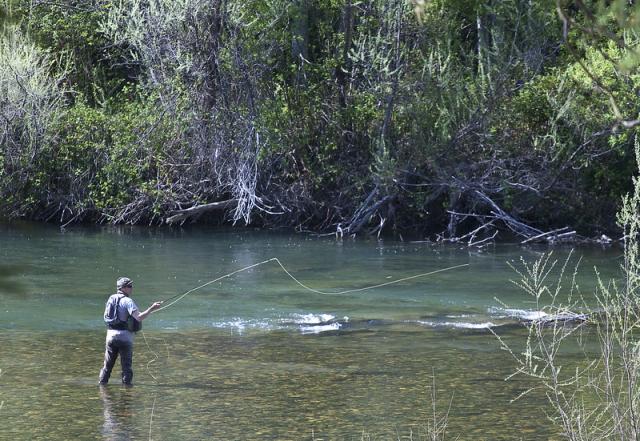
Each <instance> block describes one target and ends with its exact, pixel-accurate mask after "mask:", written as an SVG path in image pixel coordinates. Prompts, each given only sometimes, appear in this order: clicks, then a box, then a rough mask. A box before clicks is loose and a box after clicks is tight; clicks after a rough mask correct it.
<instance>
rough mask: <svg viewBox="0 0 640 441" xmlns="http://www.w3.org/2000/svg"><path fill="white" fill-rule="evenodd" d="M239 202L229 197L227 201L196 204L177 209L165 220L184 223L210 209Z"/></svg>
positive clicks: (222, 207)
mask: <svg viewBox="0 0 640 441" xmlns="http://www.w3.org/2000/svg"><path fill="white" fill-rule="evenodd" d="M237 203H238V200H237V199H229V200H226V201H219V202H211V203H210V204H203V205H195V206H193V207H190V208H186V209H184V210H175V211H172V212H171V216H170V217H168V218H167V219H166V220H165V222H166V223H167V224H175V223H178V222H182V223H184V221H185V220H187V219H189V218H191V217H199V216H201V215H202V214H204V213H206V212H208V211H214V210H222V209H225V208H227V207H229V206H232V205H235V204H237Z"/></svg>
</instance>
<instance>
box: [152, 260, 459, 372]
mask: <svg viewBox="0 0 640 441" xmlns="http://www.w3.org/2000/svg"><path fill="white" fill-rule="evenodd" d="M269 262H276V263H277V264H278V265H279V266H280V268H282V270H283V271H284V272H285V274H286V275H287V276H288V277H289V278H290V279H291V280H293V281H294V282H295V283H296V284H298V285H299V286H301V287H302V288H304V289H306V290H307V291H310V292H313V293H316V294H322V295H332V296H337V295H343V294H350V293H354V292H361V291H366V290H369V289H376V288H382V287H383V286H389V285H393V284H396V283H400V282H406V281H407V280H412V279H417V278H419V277H426V276H430V275H433V274H437V273H442V272H445V271H450V270H454V269H457V268H463V267H465V266H469V264H468V263H463V264H461V265H454V266H450V267H448V268H441V269H437V270H434V271H429V272H426V273H421V274H416V275H413V276H409V277H403V278H400V279H397V280H391V281H389V282H384V283H379V284H376V285H370V286H365V287H363V288H354V289H346V290H343V291H338V292H330V291H321V290H319V289H314V288H311V287H310V286H307V285H305V284H304V283H302V282H301V281H300V280H298V279H297V278H296V277H295V276H294V275H293V274H291V272H290V271H289V270H288V269H287V268H286V267H285V266H284V265H283V264H282V262H280V259H278V258H277V257H272V258H270V259H267V260H264V261H262V262H258V263H254V264H253V265H249V266H246V267H244V268H240V269H237V270H235V271H232V272H230V273H228V274H225V275H223V276H220V277H217V278H215V279H213V280H210V281H208V282H206V283H203V284H202V285H199V286H196V287H195V288H192V289H190V290H188V291H186V292H184V293H182V294H176V295H174V296H172V297H169V298H167V299H165V300H163V302H162V303H166V302H170V303H168V304H166V305H164V306H162V307H161V308H158V309H157V310H156V312H159V311H162V310H163V309H166V308H168V307H170V306H173V305H175V304H176V303H178V302H179V301H181V300H182V299H184V298H185V297H186V296H188V295H189V294H191V293H193V292H195V291H197V290H199V289H202V288H205V287H206V286H209V285H211V284H213V283H216V282H219V281H220V280H223V279H226V278H229V277H231V276H233V275H235V274H238V273H241V272H243V271H247V270H250V269H252V268H256V267H258V266H261V265H264V264H267V263H269ZM142 337H143V338H144V342H145V344H146V345H147V349H148V350H149V351H150V352H151V353H152V354H153V356H154V358H153V359H152V360H150V361H149V362H148V363H147V373H148V374H149V375H151V377H152V378H153V379H154V380H155V381H156V382H157V381H158V379H157V378H156V377H155V376H154V375H153V374H152V373H151V370H150V369H149V366H150V365H151V364H152V363H155V362H156V361H157V360H158V359H159V356H158V354H157V353H156V352H155V351H154V350H153V349H151V346H150V345H149V342H148V341H147V337H146V335H145V333H144V331H142ZM165 343H166V342H165ZM167 356H168V348H167Z"/></svg>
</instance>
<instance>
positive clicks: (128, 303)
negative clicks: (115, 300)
mask: <svg viewBox="0 0 640 441" xmlns="http://www.w3.org/2000/svg"><path fill="white" fill-rule="evenodd" d="M137 310H138V306H137V305H136V303H135V302H134V301H133V299H131V298H130V297H126V296H125V297H123V298H122V299H120V303H119V304H118V318H119V319H120V320H121V321H123V322H126V321H127V319H128V318H129V316H130V315H132V314H133V311H137ZM133 335H134V334H133V332H131V331H128V330H126V329H107V342H109V341H111V340H114V339H117V340H122V341H129V342H131V343H133Z"/></svg>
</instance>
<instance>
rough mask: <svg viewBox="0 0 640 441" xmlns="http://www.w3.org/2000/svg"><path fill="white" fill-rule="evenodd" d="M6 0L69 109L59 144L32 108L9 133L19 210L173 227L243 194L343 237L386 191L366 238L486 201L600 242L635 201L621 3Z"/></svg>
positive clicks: (13, 196) (439, 223)
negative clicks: (599, 234) (189, 214)
mask: <svg viewBox="0 0 640 441" xmlns="http://www.w3.org/2000/svg"><path fill="white" fill-rule="evenodd" d="M10 1H11V3H9V0H7V1H6V2H5V3H3V5H9V4H11V5H12V6H11V8H9V7H8V6H4V7H3V8H2V9H1V10H2V11H3V12H2V14H3V15H2V16H0V19H2V17H5V18H6V17H8V16H9V14H7V12H6V11H9V10H11V17H12V18H11V19H12V20H18V21H19V22H20V26H21V29H22V35H23V36H24V37H25V38H27V39H29V41H30V42H31V44H32V45H33V44H34V43H35V44H36V45H37V46H38V47H39V48H40V49H39V50H40V51H41V53H43V54H49V55H48V57H49V58H47V60H48V63H49V64H48V67H49V68H50V69H49V70H48V71H47V72H48V73H47V75H49V77H50V78H51V79H52V81H51V82H50V85H51V84H53V85H54V86H55V87H54V89H52V90H54V91H53V92H52V95H55V97H56V98H57V101H56V103H58V104H60V105H59V106H55V109H54V110H53V111H52V112H50V116H51V124H49V123H47V130H46V131H45V132H46V136H45V132H42V133H41V134H40V135H38V136H39V137H36V138H34V137H33V136H31V135H33V133H34V132H33V130H31V129H30V127H33V116H32V114H30V113H29V112H23V113H22V114H20V116H19V117H17V118H14V119H12V121H15V122H16V124H15V126H12V132H11V136H10V137H9V138H7V137H5V138H2V142H3V146H2V150H0V164H2V172H1V173H3V174H2V175H0V181H2V185H3V186H2V187H1V189H2V191H3V196H5V197H6V200H8V201H9V203H8V204H7V206H10V207H12V208H11V210H8V212H9V213H10V214H12V215H26V216H31V217H37V218H45V219H46V218H51V219H60V217H57V216H59V215H60V216H61V217H62V218H65V219H70V218H72V217H73V216H76V215H77V216H78V219H80V218H86V219H94V220H100V221H111V222H151V221H153V222H161V221H162V218H163V217H165V216H166V215H167V213H169V212H171V211H173V210H175V209H177V208H179V207H187V206H190V205H193V204H197V203H202V202H211V201H215V200H220V199H231V198H233V199H238V200H241V201H243V202H242V203H243V204H245V203H246V204H245V205H243V207H245V208H243V210H244V212H243V213H241V214H239V212H236V213H235V214H233V216H232V217H233V218H234V219H235V220H237V219H239V218H240V217H244V218H245V219H248V212H247V210H248V211H249V212H250V211H251V210H253V209H256V207H262V213H270V212H283V213H288V214H287V215H283V216H273V215H270V214H265V215H264V216H263V217H262V219H261V220H262V221H263V222H265V223H276V224H277V223H284V224H287V225H298V224H299V223H300V222H302V220H303V219H304V221H305V222H308V225H313V226H316V227H319V228H333V227H335V226H336V225H337V223H338V222H344V221H346V220H348V219H350V218H352V217H353V215H354V213H358V212H361V213H365V212H367V211H366V210H365V209H364V208H366V207H362V204H363V203H364V202H365V201H366V200H367V199H366V198H368V197H369V195H371V194H375V196H376V198H377V199H372V200H371V201H370V203H371V204H372V205H373V206H375V204H377V203H378V202H381V201H382V202H384V201H393V203H390V202H386V203H382V202H381V204H382V205H379V206H378V208H376V210H377V211H376V212H375V213H367V214H366V216H365V217H366V219H364V220H363V222H360V223H359V224H361V225H363V226H366V225H368V222H369V219H378V218H386V217H389V218H391V217H393V216H396V217H395V219H393V221H392V222H389V223H388V224H387V225H393V227H394V228H398V229H400V230H402V229H405V228H406V229H410V230H414V231H420V232H425V233H426V232H434V231H435V232H440V231H442V228H443V225H447V224H449V225H451V224H452V222H451V220H452V219H451V217H450V216H451V215H450V214H448V213H447V211H450V212H451V211H460V212H468V211H474V212H477V214H478V215H480V216H484V215H490V212H491V210H492V208H491V207H488V206H487V204H486V200H485V202H483V201H482V200H480V199H478V197H477V195H478V194H485V195H487V196H488V197H490V198H492V200H493V201H495V202H496V203H497V204H498V205H499V206H501V207H503V208H505V209H507V210H508V211H509V213H510V214H511V215H513V216H514V217H515V218H518V219H523V220H526V221H528V222H532V223H535V224H536V225H537V226H538V227H540V228H546V227H553V226H557V225H562V226H564V224H571V225H577V226H579V227H580V228H581V229H583V231H584V232H585V233H591V232H593V231H596V230H598V231H599V230H607V231H608V230H611V229H612V228H614V226H613V225H614V219H613V215H612V213H613V212H614V211H615V208H616V205H617V201H618V198H617V197H618V195H620V194H623V193H624V192H626V191H628V189H629V188H630V182H631V181H630V174H631V173H632V170H634V166H633V161H632V155H631V152H632V150H633V148H632V145H631V144H632V143H631V141H630V137H629V136H628V134H627V133H626V132H624V131H615V130H613V129H614V128H621V127H624V125H623V126H620V124H621V121H623V120H624V119H626V120H631V119H633V118H636V116H637V115H636V114H637V108H638V90H640V78H639V77H638V69H637V65H638V63H637V58H638V56H637V54H636V52H637V41H638V38H637V34H636V28H637V23H636V17H637V14H636V12H635V11H636V9H637V8H636V6H634V5H628V6H625V5H623V3H624V2H620V1H618V0H616V1H614V2H607V3H604V2H581V3H580V4H576V5H575V7H571V8H570V7H568V4H565V2H559V3H558V2H556V1H555V0H543V1H539V2H523V1H519V0H505V1H463V0H434V1H429V2H407V1H405V0H392V1H383V0H374V1H370V2H353V1H347V0H300V1H296V2H290V1H285V0H249V1H245V2H242V1H237V0H231V1H226V2H219V1H214V2H213V3H211V4H205V3H202V2H197V1H194V0H180V1H169V0H166V1H165V0H162V1H158V2H152V3H148V2H144V1H140V0H125V1H122V2H111V1H107V2H94V1H91V0H74V1H72V2H63V3H29V2H26V1H24V0H10ZM627 3H628V2H627ZM558 5H559V6H560V9H559V10H560V12H561V13H560V15H559V14H558V8H557V6H558ZM587 8H591V9H587ZM562 11H565V12H566V14H565V15H563V13H562ZM563 24H565V25H566V29H567V31H568V32H567V35H566V38H567V40H566V41H564V38H565V36H564V35H563ZM589 31H591V32H589ZM14 58H15V57H14ZM1 69H2V67H1V66H0V70H1ZM7 78H9V76H7ZM12 84H13V83H12ZM12 87H13V89H12V90H14V91H15V90H18V91H19V86H18V85H17V84H13V86H12ZM0 92H2V90H0ZM16 96H17V95H16ZM0 102H2V95H0ZM16 102H17V101H16ZM612 103H613V104H612ZM14 107H15V106H14ZM622 117H624V118H622ZM42 120H43V121H44V120H45V119H42ZM47 121H49V120H48V119H47ZM30 124H31V125H30ZM627 125H629V124H627ZM617 126H620V127H617ZM32 138H33V139H37V140H38V142H35V143H31V144H30V141H29V140H30V139H32ZM7 140H10V141H11V142H9V141H7ZM25 142H26V144H29V145H32V146H36V145H37V148H36V149H32V150H30V152H31V153H29V152H28V151H27V150H20V153H19V154H13V152H14V150H15V149H13V147H14V146H15V145H18V144H19V145H21V146H22V145H23V144H25ZM9 146H11V148H9ZM24 166H28V167H27V168H24ZM19 167H23V168H24V169H25V170H28V172H25V173H22V175H21V176H22V178H24V179H22V180H20V182H21V186H16V185H12V184H11V180H12V179H13V181H14V182H15V181H16V180H15V179H14V178H15V176H16V175H15V170H17V169H18V168H19ZM376 192H377V193H376ZM247 201H249V202H247ZM259 201H264V205H262V206H261V205H260V203H259ZM270 204H274V205H275V206H277V205H280V206H281V208H282V210H280V211H278V210H274V211H271V210H270V209H269V208H268V207H270V206H271V205H270ZM16 207H19V208H20V209H16ZM56 207H57V208H56ZM246 207H248V208H246ZM396 209H397V210H396ZM241 211H242V210H241ZM61 212H63V213H66V214H62V215H61ZM69 213H72V214H69ZM131 213H136V214H135V215H133V214H131ZM397 213H401V214H397ZM433 213H436V214H435V215H432V214H433ZM376 215H378V216H376ZM327 219H328V220H327ZM416 219H417V220H418V221H415V222H414V220H416ZM477 219H482V218H481V217H479V218H477ZM343 225H344V224H343ZM467 226H469V227H470V226H472V224H471V221H468V225H467ZM438 229H439V231H438Z"/></svg>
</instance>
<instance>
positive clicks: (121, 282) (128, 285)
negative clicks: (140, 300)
mask: <svg viewBox="0 0 640 441" xmlns="http://www.w3.org/2000/svg"><path fill="white" fill-rule="evenodd" d="M116 287H117V288H118V291H122V292H124V293H125V294H128V293H130V292H131V289H132V288H133V282H132V281H131V279H130V278H128V277H120V278H119V279H118V281H117V282H116ZM125 290H126V291H125Z"/></svg>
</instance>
